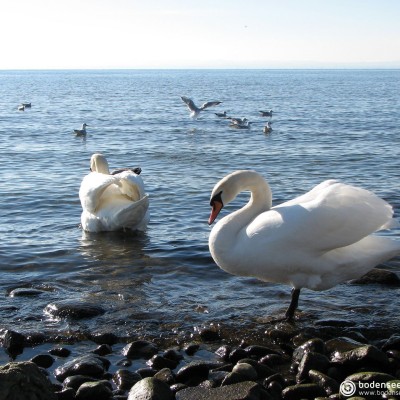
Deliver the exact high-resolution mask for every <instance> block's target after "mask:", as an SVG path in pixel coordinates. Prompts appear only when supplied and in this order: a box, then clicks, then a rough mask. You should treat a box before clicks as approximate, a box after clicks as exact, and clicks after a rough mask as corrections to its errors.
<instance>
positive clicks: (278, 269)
mask: <svg viewBox="0 0 400 400" xmlns="http://www.w3.org/2000/svg"><path fill="white" fill-rule="evenodd" d="M242 191H250V192H251V197H250V200H249V202H248V203H247V204H246V205H245V206H244V207H243V208H241V209H240V210H237V211H235V212H233V213H231V214H230V215H227V216H225V217H224V218H222V219H221V220H220V221H218V222H217V224H216V225H215V226H214V227H213V229H212V231H211V233H210V237H209V248H210V252H211V255H212V257H213V259H214V261H215V262H216V264H217V265H218V266H219V267H220V268H222V269H223V270H225V271H226V272H229V273H231V274H234V275H240V276H252V277H255V278H258V279H260V280H262V281H266V282H276V283H283V284H286V285H290V286H291V287H292V288H293V289H292V299H291V303H290V306H289V308H288V309H287V311H286V314H285V317H286V319H287V320H291V319H293V316H294V313H295V310H296V308H297V305H298V299H299V295H300V289H302V288H308V289H312V290H325V289H329V288H331V287H333V286H335V285H337V284H339V283H342V282H345V281H348V280H351V279H355V278H358V277H360V276H362V275H364V274H365V273H367V272H368V271H369V270H370V269H372V268H373V267H375V266H376V265H378V264H380V263H382V262H384V261H387V260H389V259H390V258H392V257H394V256H396V255H397V254H399V253H400V241H396V240H393V239H390V238H389V237H384V236H378V235H375V234H374V233H375V232H376V231H379V230H382V229H389V228H391V227H394V226H396V223H397V221H395V220H394V219H393V209H392V207H391V206H390V205H389V204H388V203H387V202H386V201H384V200H382V199H380V198H379V197H377V196H376V195H375V194H373V193H372V192H370V191H368V190H365V189H361V188H357V187H354V186H350V185H347V184H344V183H340V182H338V181H336V180H327V181H325V182H322V183H320V184H319V185H317V186H316V187H314V188H313V189H312V190H310V191H309V192H307V193H305V194H304V195H302V196H299V197H296V198H294V199H293V200H290V201H287V202H285V203H282V204H280V205H278V206H275V207H272V194H271V189H270V187H269V185H268V183H267V182H266V181H265V179H264V178H263V177H262V176H261V175H260V174H258V173H257V172H255V171H248V170H241V171H236V172H233V173H231V174H229V175H227V176H226V177H225V178H223V179H222V180H221V181H219V182H218V183H217V184H216V185H215V187H214V189H213V191H212V193H211V201H210V205H211V207H212V211H211V214H210V218H209V221H208V223H209V225H211V224H212V223H213V222H214V220H215V219H216V218H217V216H218V214H219V212H220V211H221V209H222V208H223V206H225V205H226V204H228V203H230V202H231V201H232V200H234V199H235V198H236V196H237V195H238V194H239V193H240V192H242Z"/></svg>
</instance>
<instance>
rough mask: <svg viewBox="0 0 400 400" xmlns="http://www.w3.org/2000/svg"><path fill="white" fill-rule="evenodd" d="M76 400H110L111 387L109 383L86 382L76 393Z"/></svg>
mask: <svg viewBox="0 0 400 400" xmlns="http://www.w3.org/2000/svg"><path fill="white" fill-rule="evenodd" d="M75 398H76V400H94V399H96V400H110V399H111V398H112V390H111V385H110V383H109V382H108V381H97V382H85V383H83V384H82V385H81V386H80V387H79V389H78V390H77V392H76V396H75Z"/></svg>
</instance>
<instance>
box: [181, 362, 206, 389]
mask: <svg viewBox="0 0 400 400" xmlns="http://www.w3.org/2000/svg"><path fill="white" fill-rule="evenodd" d="M209 370H210V366H209V364H208V363H206V362H201V361H192V362H190V363H189V364H186V365H184V366H183V367H182V368H180V369H179V370H178V372H177V373H176V381H177V382H180V383H184V384H186V385H188V386H195V385H198V384H199V383H200V382H202V381H204V380H206V379H207V378H208V372H209Z"/></svg>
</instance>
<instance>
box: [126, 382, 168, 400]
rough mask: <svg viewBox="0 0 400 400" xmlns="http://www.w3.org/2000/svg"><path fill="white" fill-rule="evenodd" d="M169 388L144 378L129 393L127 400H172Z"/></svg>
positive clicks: (161, 383) (164, 384)
mask: <svg viewBox="0 0 400 400" xmlns="http://www.w3.org/2000/svg"><path fill="white" fill-rule="evenodd" d="M173 398H174V394H173V392H172V390H171V389H170V388H169V386H168V385H167V384H166V383H164V382H162V381H160V380H158V379H155V378H144V379H142V380H141V381H139V382H137V383H136V384H135V385H134V386H133V387H132V388H131V390H130V391H129V396H128V400H173Z"/></svg>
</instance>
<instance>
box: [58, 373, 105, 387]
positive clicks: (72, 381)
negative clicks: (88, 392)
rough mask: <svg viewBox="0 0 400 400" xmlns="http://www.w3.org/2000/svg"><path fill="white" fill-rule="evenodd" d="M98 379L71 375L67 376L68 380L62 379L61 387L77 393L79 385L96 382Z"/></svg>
mask: <svg viewBox="0 0 400 400" xmlns="http://www.w3.org/2000/svg"><path fill="white" fill-rule="evenodd" d="M98 380H99V379H95V378H91V377H90V376H85V375H73V376H69V377H68V378H65V379H64V382H63V387H64V388H71V389H74V390H75V391H77V390H78V389H79V387H80V386H81V385H83V384H84V383H86V382H96V381H98Z"/></svg>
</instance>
